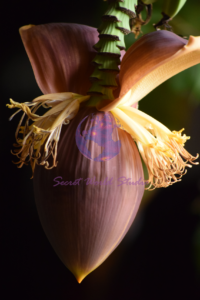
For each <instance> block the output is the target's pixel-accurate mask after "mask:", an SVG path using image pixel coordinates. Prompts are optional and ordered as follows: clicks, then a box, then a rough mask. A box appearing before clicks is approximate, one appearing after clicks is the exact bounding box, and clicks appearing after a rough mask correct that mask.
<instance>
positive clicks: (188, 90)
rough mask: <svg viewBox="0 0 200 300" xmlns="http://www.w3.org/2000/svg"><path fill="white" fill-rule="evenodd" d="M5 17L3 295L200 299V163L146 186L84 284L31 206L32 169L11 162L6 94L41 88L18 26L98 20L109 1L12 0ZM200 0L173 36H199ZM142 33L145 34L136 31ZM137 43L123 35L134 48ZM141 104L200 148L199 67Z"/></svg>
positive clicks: (20, 96) (25, 95) (184, 13)
mask: <svg viewBox="0 0 200 300" xmlns="http://www.w3.org/2000/svg"><path fill="white" fill-rule="evenodd" d="M161 6H162V1H157V2H156V3H155V4H154V6H153V17H152V20H151V21H150V23H149V24H148V25H146V26H144V27H143V28H142V32H143V34H145V33H147V32H151V31H153V30H154V28H153V26H152V24H153V23H156V22H158V21H159V20H160V19H161ZM0 7H1V12H2V17H1V47H0V51H1V56H0V59H1V64H0V66H1V68H0V78H1V80H0V82H1V104H2V108H1V112H2V118H1V122H2V124H1V133H2V136H1V142H2V146H1V151H2V155H1V157H2V170H3V174H2V175H3V176H2V181H1V187H2V197H1V204H2V209H1V212H2V215H1V222H2V225H1V229H2V240H3V243H2V246H3V247H2V255H1V259H2V262H1V266H2V267H1V272H2V278H3V280H2V282H1V284H2V289H1V291H0V294H2V299H13V297H14V296H15V297H18V296H19V297H20V298H21V299H26V300H27V299H28V300H29V299H34V300H35V299H37V300H40V299H55V300H57V299H61V300H62V299H79V298H80V297H81V298H82V299H92V300H93V299H97V300H98V299H111V298H112V299H120V300H121V299H135V300H140V299H142V300H143V299H144V300H146V299H154V300H156V299H159V300H160V299H162V300H164V299H167V300H168V299H179V298H180V299H192V300H195V299H200V289H199V287H200V167H199V166H194V167H193V168H192V169H189V170H188V174H187V175H185V176H184V177H183V180H182V182H180V183H177V184H175V185H173V186H171V187H168V188H167V189H164V188H162V189H158V190H156V191H154V192H148V191H147V192H145V196H144V198H143V200H142V205H141V208H140V210H139V213H138V215H137V218H136V220H135V221H134V223H133V225H132V227H131V229H130V231H129V232H128V234H127V236H126V237H125V238H124V240H123V241H122V243H121V244H120V245H119V246H118V248H117V249H116V250H115V251H114V252H113V254H111V256H110V257H109V258H108V259H107V260H106V261H105V262H104V263H103V264H102V265H101V266H100V267H99V268H98V269H97V270H95V271H94V272H92V273H91V274H90V275H89V276H88V277H87V278H86V279H84V281H83V282H82V283H81V285H78V284H77V283H76V281H75V278H73V275H72V274H71V273H70V272H69V271H68V270H67V269H66V268H65V267H64V265H63V264H62V263H61V262H60V260H59V259H58V257H57V256H56V255H55V253H54V251H53V250H52V248H51V246H50V244H49V242H48V240H47V238H46V236H45V234H44V233H43V230H42V227H41V225H40V222H39V219H38V216H37V211H36V207H35V203H34V194H33V187H32V181H31V180H30V177H31V170H30V168H28V167H23V168H22V169H17V168H16V166H15V165H14V164H12V162H11V161H12V160H13V156H12V155H11V154H10V150H11V149H12V148H13V147H12V144H13V142H14V131H15V128H16V126H17V124H18V118H17V117H16V118H14V119H13V121H12V122H9V121H8V118H9V116H10V115H11V113H12V112H11V111H10V110H8V109H7V108H5V105H6V103H8V102H9V98H12V99H14V100H15V101H19V102H25V101H31V100H32V99H34V98H35V97H37V96H39V95H40V94H41V92H40V90H39V88H38V87H37V84H36V82H35V79H34V75H33V72H32V69H31V66H30V63H29V60H28V58H27V56H26V53H25V50H24V48H23V45H22V42H21V40H20V36H19V34H18V28H19V27H21V26H23V25H27V24H36V25H37V24H45V23H52V22H68V23H79V24H85V25H89V26H93V27H98V26H99V25H100V22H101V15H102V14H103V13H104V12H105V10H106V8H107V3H106V2H104V1H102V0H96V1H94V0H88V1H79V2H77V1H70V2H68V1H61V0H57V1H53V0H49V1H46V0H44V1H43V0H41V1H39V0H36V1H30V2H26V1H6V2H4V3H1V4H0ZM199 14H200V2H199V1H196V0H190V1H187V3H186V5H185V6H184V8H183V9H182V10H181V12H180V13H179V14H178V15H177V16H176V17H175V18H174V20H173V21H172V22H170V24H171V25H172V27H173V30H174V32H175V33H177V34H180V35H184V36H189V35H194V36H200V19H199ZM140 37H141V35H140V36H139V38H140ZM134 41H135V39H134V35H133V34H130V35H128V36H127V37H126V43H127V47H129V46H130V45H131V44H132V43H133V42H134ZM139 109H141V110H142V111H144V112H146V113H147V114H149V115H151V116H152V117H154V118H156V119H157V120H159V121H160V122H162V123H163V124H165V125H166V126H167V127H168V128H169V129H171V130H177V131H178V130H180V129H182V128H185V133H186V135H188V136H191V140H189V141H188V142H187V143H186V149H187V150H188V151H189V152H190V153H191V154H192V155H196V153H199V152H200V138H199V137H200V65H197V66H194V67H192V68H190V69H188V70H186V71H184V72H182V73H180V74H178V75H176V76H174V77H173V78H171V79H169V80H168V81H167V82H165V83H163V84H162V85H161V86H159V87H158V88H156V89H155V90H154V91H152V92H151V93H150V94H149V95H148V96H146V97H145V98H144V99H143V100H142V101H140V103H139Z"/></svg>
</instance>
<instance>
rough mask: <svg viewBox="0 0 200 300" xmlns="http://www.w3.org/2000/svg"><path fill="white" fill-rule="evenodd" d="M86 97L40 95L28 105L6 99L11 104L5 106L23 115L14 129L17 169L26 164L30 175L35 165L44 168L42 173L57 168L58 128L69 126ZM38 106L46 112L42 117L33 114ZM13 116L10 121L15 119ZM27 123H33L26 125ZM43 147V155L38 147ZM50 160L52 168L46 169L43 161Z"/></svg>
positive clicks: (68, 94)
mask: <svg viewBox="0 0 200 300" xmlns="http://www.w3.org/2000/svg"><path fill="white" fill-rule="evenodd" d="M89 98H90V96H81V95H78V94H74V93H56V94H49V95H42V96H40V97H37V98H36V99H34V100H33V101H32V102H25V103H18V102H15V101H13V100H12V99H10V103H11V104H7V106H8V107H9V108H19V110H18V111H17V112H16V113H18V112H19V111H21V110H22V111H23V112H24V113H23V116H22V118H21V120H20V122H19V125H18V127H17V130H16V133H15V137H16V141H17V144H15V146H16V147H21V149H19V150H14V153H13V152H12V153H13V154H14V155H16V156H17V157H18V158H19V159H20V161H19V162H17V164H20V165H19V166H18V167H19V168H21V167H22V166H23V165H24V164H27V163H28V162H30V164H31V167H32V173H34V169H35V165H36V164H39V165H44V166H45V168H46V169H51V168H53V167H56V166H57V162H56V157H57V146H58V141H59V138H60V133H61V129H62V125H63V124H64V125H66V124H69V122H70V120H71V119H73V118H74V117H75V115H76V114H77V112H78V110H79V107H80V103H81V102H84V101H86V100H88V99H89ZM40 106H43V107H45V108H50V109H49V110H48V111H47V112H46V113H45V114H44V115H43V116H39V115H37V114H35V112H36V111H37V110H38V108H39V107H40ZM16 113H14V114H13V115H12V116H11V117H10V120H11V119H12V118H13V117H14V116H15V115H16ZM25 114H26V115H27V119H26V122H25V126H21V124H22V121H23V119H24V117H25ZM29 120H32V121H33V123H32V124H31V125H29ZM18 134H23V137H22V138H18ZM43 145H44V149H43V154H41V147H42V146H43ZM50 155H52V156H53V164H52V166H51V167H49V163H48V161H47V159H48V158H49V157H50Z"/></svg>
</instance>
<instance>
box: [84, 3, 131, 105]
mask: <svg viewBox="0 0 200 300" xmlns="http://www.w3.org/2000/svg"><path fill="white" fill-rule="evenodd" d="M108 2H109V7H108V10H107V11H106V13H105V14H104V15H103V17H102V21H103V22H102V24H101V25H100V27H99V28H98V32H99V42H98V43H97V44H96V45H94V48H95V49H96V50H97V52H98V53H97V55H96V57H95V58H94V60H93V64H94V66H95V69H94V72H93V73H92V75H91V77H90V80H91V82H92V86H91V88H90V90H89V91H88V94H89V95H91V98H90V99H89V100H88V101H87V104H86V105H87V106H96V104H97V103H98V102H100V101H102V100H110V101H112V100H113V99H114V96H113V91H114V90H115V89H116V88H117V86H118V84H117V82H116V75H117V74H118V73H119V67H118V66H119V65H120V56H121V53H120V51H121V50H125V49H126V47H125V43H124V35H126V34H128V33H130V32H131V31H130V25H129V20H130V19H132V18H134V17H135V6H136V5H137V0H108Z"/></svg>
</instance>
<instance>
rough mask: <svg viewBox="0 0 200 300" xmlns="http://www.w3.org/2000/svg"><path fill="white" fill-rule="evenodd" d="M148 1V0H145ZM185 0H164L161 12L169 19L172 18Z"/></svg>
mask: <svg viewBox="0 0 200 300" xmlns="http://www.w3.org/2000/svg"><path fill="white" fill-rule="evenodd" d="M147 1H148V0H147ZM186 1H187V0H165V1H164V3H163V9H162V12H163V14H165V15H166V16H168V17H169V18H170V19H172V18H174V17H175V16H176V15H177V14H178V12H179V11H180V10H181V8H182V7H183V5H184V4H185V2H186Z"/></svg>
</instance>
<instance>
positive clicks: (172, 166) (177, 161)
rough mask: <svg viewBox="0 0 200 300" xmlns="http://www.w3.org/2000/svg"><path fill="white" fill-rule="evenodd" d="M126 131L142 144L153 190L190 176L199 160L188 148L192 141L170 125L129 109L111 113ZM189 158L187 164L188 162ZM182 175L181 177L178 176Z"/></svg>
mask: <svg viewBox="0 0 200 300" xmlns="http://www.w3.org/2000/svg"><path fill="white" fill-rule="evenodd" d="M111 112H112V113H113V115H114V117H115V118H116V119H117V122H118V123H119V122H120V123H121V125H122V128H123V129H124V130H126V131H127V132H128V133H130V134H131V136H132V137H133V139H134V140H135V141H136V143H137V145H138V149H139V151H140V154H141V156H142V158H143V160H144V162H145V164H146V166H147V170H148V173H149V179H148V180H149V182H150V186H149V187H148V188H147V189H149V188H151V187H154V188H156V187H167V186H169V185H171V184H173V183H175V182H177V181H180V180H181V179H180V178H181V177H182V176H183V175H184V174H185V173H186V170H185V168H186V167H191V165H190V164H188V162H189V163H191V164H198V162H196V163H194V162H193V161H194V160H195V159H197V158H198V155H197V156H196V157H194V156H192V155H191V154H190V153H188V152H187V151H186V150H185V149H184V147H183V146H184V144H185V142H186V141H187V140H188V139H189V137H187V136H186V135H185V134H184V135H181V133H182V131H183V130H184V129H182V130H180V131H178V132H176V131H173V132H171V131H170V130H169V129H168V128H167V127H166V126H164V125H163V124H161V123H160V122H158V121H157V120H155V119H153V118H152V117H150V116H148V115H147V114H145V113H143V112H141V111H139V110H137V109H135V108H133V107H127V106H119V107H118V108H114V109H113V110H111ZM183 159H185V160H186V161H184V160H183ZM177 175H178V177H177Z"/></svg>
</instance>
